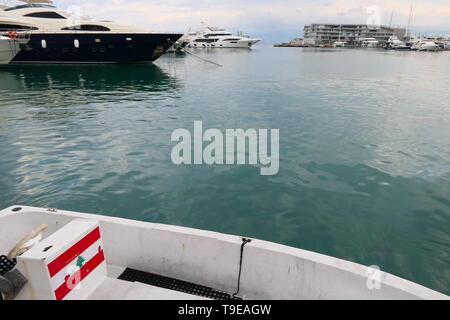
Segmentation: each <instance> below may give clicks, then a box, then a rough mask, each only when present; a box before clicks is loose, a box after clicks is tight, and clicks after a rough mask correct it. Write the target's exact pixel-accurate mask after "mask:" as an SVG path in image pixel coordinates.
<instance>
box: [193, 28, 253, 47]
mask: <svg viewBox="0 0 450 320" xmlns="http://www.w3.org/2000/svg"><path fill="white" fill-rule="evenodd" d="M187 41H188V43H187V47H189V48H247V49H248V48H251V47H252V46H253V45H254V44H256V43H258V42H260V41H261V39H254V38H250V37H246V36H243V35H233V34H232V33H231V32H228V31H225V30H224V29H219V28H215V27H210V26H206V27H204V28H203V30H202V31H200V32H195V33H192V32H191V33H190V34H189V35H188V40H187Z"/></svg>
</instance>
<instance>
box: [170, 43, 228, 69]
mask: <svg viewBox="0 0 450 320" xmlns="http://www.w3.org/2000/svg"><path fill="white" fill-rule="evenodd" d="M167 40H169V42H171V43H172V44H173V45H175V44H176V43H175V42H173V41H172V40H170V39H167ZM180 50H181V51H182V52H186V53H188V54H190V55H192V56H194V57H196V58H197V59H200V60H202V61H203V62H208V63H211V64H213V65H216V66H218V67H223V65H221V64H218V63H216V62H214V61H211V60H208V59H205V58H202V57H200V56H198V55H196V54H195V53H193V52H191V51H189V50H187V49H186V48H181V47H180Z"/></svg>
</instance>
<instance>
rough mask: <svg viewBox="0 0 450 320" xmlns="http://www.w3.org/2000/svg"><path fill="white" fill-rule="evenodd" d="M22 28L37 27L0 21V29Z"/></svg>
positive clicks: (31, 28)
mask: <svg viewBox="0 0 450 320" xmlns="http://www.w3.org/2000/svg"><path fill="white" fill-rule="evenodd" d="M23 29H27V30H37V29H38V28H35V27H28V26H21V25H18V24H5V23H0V30H23Z"/></svg>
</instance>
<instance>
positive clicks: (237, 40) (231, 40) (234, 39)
mask: <svg viewBox="0 0 450 320" xmlns="http://www.w3.org/2000/svg"><path fill="white" fill-rule="evenodd" d="M238 40H239V39H224V40H223V41H238Z"/></svg>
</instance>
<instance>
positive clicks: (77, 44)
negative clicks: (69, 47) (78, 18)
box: [73, 39, 80, 49]
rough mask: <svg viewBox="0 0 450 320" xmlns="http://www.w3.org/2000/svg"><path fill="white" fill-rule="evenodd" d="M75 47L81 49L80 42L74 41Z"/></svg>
mask: <svg viewBox="0 0 450 320" xmlns="http://www.w3.org/2000/svg"><path fill="white" fill-rule="evenodd" d="M73 46H74V47H75V48H77V49H78V48H79V47H80V40H78V39H75V40H73Z"/></svg>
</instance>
